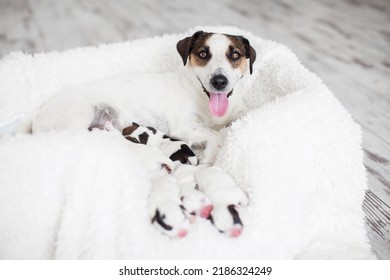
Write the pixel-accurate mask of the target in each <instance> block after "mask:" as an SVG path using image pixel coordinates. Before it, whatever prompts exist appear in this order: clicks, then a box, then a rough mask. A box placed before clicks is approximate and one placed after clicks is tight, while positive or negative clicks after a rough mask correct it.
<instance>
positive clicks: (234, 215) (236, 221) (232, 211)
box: [227, 204, 242, 225]
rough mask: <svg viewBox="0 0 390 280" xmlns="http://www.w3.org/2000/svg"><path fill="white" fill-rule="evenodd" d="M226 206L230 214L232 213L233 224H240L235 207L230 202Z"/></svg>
mask: <svg viewBox="0 0 390 280" xmlns="http://www.w3.org/2000/svg"><path fill="white" fill-rule="evenodd" d="M227 208H228V210H229V213H230V215H232V218H233V224H240V225H242V222H241V219H240V216H239V215H238V212H237V210H236V207H235V206H234V205H233V204H231V205H229V206H228V207H227Z"/></svg>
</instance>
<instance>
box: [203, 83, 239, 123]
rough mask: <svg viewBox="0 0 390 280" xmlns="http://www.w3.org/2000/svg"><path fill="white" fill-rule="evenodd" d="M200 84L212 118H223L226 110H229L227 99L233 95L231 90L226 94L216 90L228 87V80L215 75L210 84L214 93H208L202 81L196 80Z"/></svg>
mask: <svg viewBox="0 0 390 280" xmlns="http://www.w3.org/2000/svg"><path fill="white" fill-rule="evenodd" d="M198 80H199V82H200V84H201V85H202V88H203V91H204V92H205V93H206V94H207V96H208V97H209V109H210V112H211V114H212V115H213V116H214V117H223V116H224V115H225V114H226V112H227V110H228V109H229V100H228V98H229V97H230V96H231V95H232V94H233V90H231V91H230V92H228V93H224V92H219V91H218V90H223V89H224V88H226V86H227V85H228V83H229V81H228V79H227V78H226V77H225V76H223V75H215V76H214V77H213V78H211V80H210V83H211V84H212V86H213V87H214V88H215V89H216V91H208V90H207V89H206V88H205V87H204V85H203V83H202V81H201V80H200V79H199V78H198Z"/></svg>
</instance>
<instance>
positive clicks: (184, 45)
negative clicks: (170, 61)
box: [176, 31, 204, 66]
mask: <svg viewBox="0 0 390 280" xmlns="http://www.w3.org/2000/svg"><path fill="white" fill-rule="evenodd" d="M203 33H204V32H203V31H197V32H195V33H194V34H193V35H192V36H191V37H186V38H184V39H182V40H180V41H179V42H177V44H176V49H177V51H178V52H179V54H180V56H181V58H182V59H183V64H184V66H185V65H186V64H187V59H188V56H189V55H190V52H191V49H192V47H193V46H194V43H195V41H196V40H197V39H198V38H199V36H200V35H202V34H203Z"/></svg>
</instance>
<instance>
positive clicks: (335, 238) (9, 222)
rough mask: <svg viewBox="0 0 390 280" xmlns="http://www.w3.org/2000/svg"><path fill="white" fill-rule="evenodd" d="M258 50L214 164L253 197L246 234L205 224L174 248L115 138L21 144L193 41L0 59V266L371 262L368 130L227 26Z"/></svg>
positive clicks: (160, 68) (266, 49) (304, 73)
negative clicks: (59, 110)
mask: <svg viewBox="0 0 390 280" xmlns="http://www.w3.org/2000/svg"><path fill="white" fill-rule="evenodd" d="M202 29H203V30H205V31H212V32H222V33H230V34H241V35H244V36H245V37H247V38H248V39H249V40H250V42H251V45H252V46H253V47H254V48H255V49H256V51H257V60H256V62H255V64H254V66H253V68H254V73H253V75H252V76H251V78H250V81H249V83H251V85H250V87H251V92H250V93H249V94H248V95H247V96H246V99H245V103H246V104H247V105H248V107H249V108H250V112H248V114H247V115H246V116H245V117H243V118H241V119H239V120H237V121H235V122H234V123H233V124H232V125H231V126H230V127H228V128H226V129H225V131H224V133H226V137H225V143H224V145H223V147H222V148H221V150H220V152H219V154H218V157H217V163H216V164H218V165H219V166H221V167H222V168H223V169H224V170H225V171H226V172H228V173H229V174H230V175H231V176H232V177H233V178H234V179H235V180H236V182H237V183H238V184H239V185H240V186H241V187H242V188H243V189H244V190H245V191H246V192H247V193H248V195H249V197H250V204H249V206H248V207H247V208H246V209H243V210H242V212H241V213H242V215H241V216H242V220H243V223H244V225H245V228H244V232H243V233H242V235H241V236H240V237H238V238H229V237H226V236H224V235H222V234H220V233H219V232H218V231H217V230H216V229H215V228H214V227H213V226H212V225H211V224H210V222H209V221H206V220H202V221H199V222H198V223H197V224H195V225H194V226H193V228H192V230H191V231H190V233H189V234H188V236H187V237H186V238H182V239H170V238H169V237H167V236H163V235H162V234H161V233H160V232H158V231H157V230H156V229H155V228H154V227H153V226H152V225H151V224H150V220H149V218H148V215H147V196H148V192H149V190H150V177H149V174H148V173H147V172H146V171H145V170H144V169H143V168H142V167H141V166H140V164H139V163H138V162H137V160H136V159H135V157H134V156H133V155H132V154H131V151H129V150H128V146H127V145H123V141H119V139H118V136H117V134H115V133H114V134H113V133H108V132H102V131H93V132H48V133H42V134H34V135H25V134H24V135H23V134H18V135H13V134H12V132H13V131H15V130H16V128H17V125H18V123H19V122H21V121H22V120H23V119H24V118H26V117H28V115H29V114H30V113H31V112H33V111H34V110H36V109H37V108H39V106H41V105H42V103H43V102H44V101H45V100H47V99H48V98H49V97H51V96H53V95H54V94H55V93H56V92H57V91H58V90H61V89H63V88H65V87H68V86H73V85H77V84H82V83H85V82H90V81H93V80H96V79H99V78H104V77H111V76H115V75H119V74H126V73H128V74H131V73H134V72H164V71H177V69H179V68H180V67H183V66H182V62H181V59H180V57H179V55H178V54H177V53H176V50H175V45H176V42H177V41H178V40H179V39H181V38H183V37H185V36H187V35H189V34H192V33H193V32H194V31H196V30H198V28H195V29H193V30H189V31H188V32H187V33H186V34H171V35H166V36H162V37H155V38H148V39H143V40H137V41H131V42H124V43H117V44H110V45H102V46H98V47H87V48H80V49H72V50H69V51H65V52H61V53H56V52H51V53H46V54H35V55H26V54H22V53H13V54H11V55H9V56H7V57H5V58H3V59H2V60H1V61H0V127H1V128H0V132H1V134H2V136H1V138H0V258H1V259H51V258H54V259H370V258H373V254H372V252H371V249H370V246H369V243H368V239H367V235H366V232H365V228H364V221H363V220H364V213H363V210H362V202H363V199H364V194H365V191H366V189H367V184H366V175H365V169H364V166H363V153H362V149H361V130H360V128H359V126H358V125H357V124H356V123H355V122H354V121H353V120H352V118H351V116H350V115H349V113H348V112H347V111H346V110H345V109H344V108H343V106H342V105H341V104H340V103H339V101H338V100H337V99H336V98H335V97H334V95H333V94H332V93H331V92H330V91H329V89H328V88H327V87H326V86H325V85H324V84H323V83H322V81H321V80H320V79H319V78H318V77H317V76H316V75H315V74H313V73H311V72H310V71H308V70H307V69H306V68H305V67H304V66H303V65H302V64H301V63H300V62H299V60H298V59H297V57H296V56H295V55H294V54H293V53H292V52H291V51H290V50H289V49H288V48H286V47H285V46H283V45H281V44H278V43H275V42H272V41H268V40H264V39H262V38H259V37H257V36H254V35H252V34H250V33H248V32H245V31H243V30H239V29H236V28H232V27H203V28H202Z"/></svg>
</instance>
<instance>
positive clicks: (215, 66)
mask: <svg viewBox="0 0 390 280" xmlns="http://www.w3.org/2000/svg"><path fill="white" fill-rule="evenodd" d="M176 47H177V51H178V52H179V54H180V56H181V57H182V59H183V63H184V65H186V64H187V63H188V65H189V67H190V68H191V69H192V70H193V72H194V74H195V76H196V78H197V79H198V80H199V82H200V85H201V87H202V88H203V91H204V92H205V93H206V94H207V96H208V97H209V108H210V112H211V113H212V115H213V116H216V117H222V116H224V115H225V114H226V112H227V110H228V108H229V100H228V98H229V97H230V96H231V95H232V94H233V90H234V87H235V86H236V84H237V82H238V81H239V80H240V79H241V78H242V77H243V76H244V74H245V73H246V72H247V69H248V68H249V72H250V74H252V70H253V62H254V61H255V60H256V51H255V50H254V49H253V48H252V46H251V45H250V43H249V41H248V40H247V39H246V38H244V37H242V36H236V35H227V34H216V33H208V32H203V31H198V32H196V33H195V34H193V35H192V36H191V37H187V38H184V39H182V40H180V41H179V42H178V43H177V45H176ZM248 60H249V67H248Z"/></svg>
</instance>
